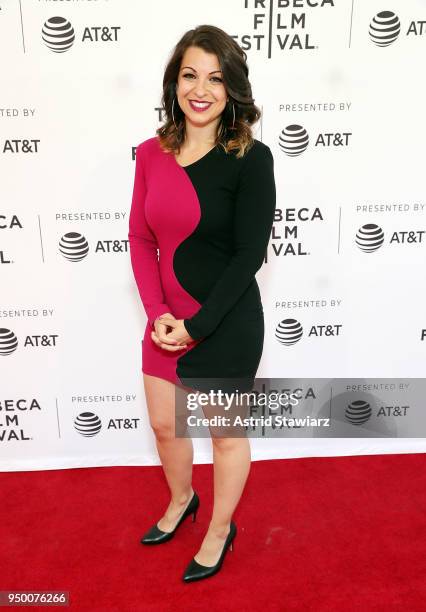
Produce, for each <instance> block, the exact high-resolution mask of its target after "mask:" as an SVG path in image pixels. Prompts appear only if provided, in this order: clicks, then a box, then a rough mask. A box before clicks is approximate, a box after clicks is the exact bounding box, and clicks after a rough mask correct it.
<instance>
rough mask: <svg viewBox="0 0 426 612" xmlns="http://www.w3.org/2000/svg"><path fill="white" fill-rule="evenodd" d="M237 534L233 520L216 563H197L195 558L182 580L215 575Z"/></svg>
mask: <svg viewBox="0 0 426 612" xmlns="http://www.w3.org/2000/svg"><path fill="white" fill-rule="evenodd" d="M236 535H237V526H236V525H235V523H234V522H233V521H231V529H230V531H229V533H228V535H227V536H226V540H225V544H224V546H223V550H222V553H221V555H220V557H219V561H218V562H217V563H216V565H212V566H207V565H201V564H200V563H197V561H196V560H195V559H194V558H193V559H192V560H191V561H190V563H189V565H188V567H187V568H186V570H185V573H184V575H183V577H182V580H183V581H184V582H193V581H194V580H202V579H203V578H208V577H209V576H213V575H214V574H217V572H218V571H219V570H220V568H221V567H222V563H223V559H224V558H225V554H226V551H227V550H228V547H229V549H230V550H233V540H234V538H235V536H236Z"/></svg>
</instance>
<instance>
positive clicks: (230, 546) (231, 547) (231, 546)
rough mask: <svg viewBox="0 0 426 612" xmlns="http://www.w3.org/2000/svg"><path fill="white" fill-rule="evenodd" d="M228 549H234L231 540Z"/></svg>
mask: <svg viewBox="0 0 426 612" xmlns="http://www.w3.org/2000/svg"><path fill="white" fill-rule="evenodd" d="M229 550H234V542H231V543H230V545H229Z"/></svg>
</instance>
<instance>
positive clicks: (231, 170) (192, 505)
mask: <svg viewBox="0 0 426 612" xmlns="http://www.w3.org/2000/svg"><path fill="white" fill-rule="evenodd" d="M162 102H163V104H164V107H165V110H166V117H167V120H166V122H165V124H164V125H163V126H161V127H160V128H159V129H158V130H157V135H156V136H154V137H152V138H148V139H147V140H145V141H144V142H142V143H141V144H140V145H139V146H138V147H137V149H136V169H135V182H134V190H133V199H132V206H131V211H130V219H129V234H128V235H129V244H130V254H131V261H132V266H133V271H134V275H135V279H136V283H137V286H138V289H139V293H140V296H141V300H142V303H143V305H144V308H145V311H146V315H147V319H148V320H147V324H146V327H145V334H144V338H143V343H142V371H143V374H144V386H145V391H146V397H147V406H148V411H149V416H150V424H151V426H152V428H153V430H154V433H155V435H156V442H157V448H158V450H159V454H160V457H161V461H162V465H163V468H164V471H165V473H166V476H167V482H168V484H169V486H170V492H171V501H170V505H169V507H168V508H167V510H166V512H165V514H164V515H163V516H162V517H161V519H160V520H159V521H158V522H157V523H156V524H155V525H154V526H153V527H152V528H151V529H150V530H149V531H148V532H147V533H145V535H144V537H143V538H142V540H141V541H142V543H143V544H161V543H162V542H166V541H167V540H169V539H170V538H171V537H173V534H174V533H175V531H176V529H177V528H178V526H179V525H180V524H181V522H182V521H183V520H184V518H185V517H186V516H189V515H190V514H193V516H194V519H195V514H196V512H197V509H198V506H199V503H200V501H199V497H198V495H197V494H196V493H195V492H194V490H193V489H192V485H191V476H192V460H193V448H192V441H191V438H190V437H186V438H185V437H184V438H180V439H176V438H175V409H176V405H175V401H176V393H177V392H180V391H181V390H182V389H183V390H184V391H187V390H194V389H195V390H200V391H207V392H209V391H211V390H213V391H215V392H218V391H224V392H242V391H247V390H250V389H252V387H253V382H254V377H255V375H256V371H257V368H258V366H259V362H260V358H261V355H262V350H263V338H264V321H263V307H262V302H261V299H260V291H259V286H258V284H257V282H256V279H255V274H256V272H257V271H258V270H259V268H260V267H261V265H262V263H263V260H264V256H265V252H266V248H267V244H268V241H269V237H270V233H271V229H272V223H273V219H274V212H275V181H274V171H273V166H274V163H273V157H272V153H271V150H270V149H269V147H268V146H267V145H266V144H264V143H263V142H261V141H259V140H256V139H255V138H253V135H252V133H251V125H252V124H253V123H254V122H255V121H256V120H257V119H258V118H259V116H260V111H259V109H258V108H257V107H256V106H255V105H254V100H253V98H252V94H251V86H250V83H249V80H248V67H247V64H246V55H245V53H244V51H243V50H242V49H241V48H240V47H239V46H238V44H237V43H236V42H235V40H234V39H233V38H232V37H230V36H229V35H228V34H226V33H225V32H224V31H223V30H220V29H219V28H216V27H214V26H199V27H198V28H196V29H195V30H190V31H189V32H187V33H186V34H185V35H184V36H183V38H182V40H181V41H179V43H178V45H177V46H176V48H175V50H174V53H173V54H172V57H171V59H170V61H169V63H168V65H167V67H166V71H165V75H164V79H163V98H162ZM157 251H158V253H159V257H158V253H157ZM207 409H208V407H205V409H204V411H206V410H207ZM205 414H206V412H205ZM238 432H239V435H235V428H234V430H232V431H231V432H226V434H221V435H224V437H220V436H215V437H214V438H213V450H214V453H213V455H214V469H215V491H214V493H215V495H214V500H215V501H214V508H213V514H212V519H211V522H210V525H209V529H208V531H207V533H206V535H205V538H204V540H203V542H202V544H201V547H200V549H199V550H198V552H197V554H196V556H195V557H194V558H193V559H192V561H191V562H190V564H189V565H188V567H187V568H186V571H185V573H184V575H183V580H184V581H185V582H191V581H193V580H200V579H201V578H206V577H207V576H211V575H213V574H214V573H216V572H217V571H219V569H220V567H221V565H222V562H223V559H224V555H225V553H226V551H227V550H228V548H229V549H230V548H231V546H232V542H233V540H234V538H235V535H236V526H235V523H234V522H233V521H232V520H231V519H232V513H233V511H234V509H235V507H236V505H237V503H238V501H239V499H240V496H241V493H242V490H243V487H244V484H245V481H246V479H247V476H248V472H249V466H250V447H249V441H248V439H247V438H246V437H244V436H242V435H241V432H240V429H239V428H238Z"/></svg>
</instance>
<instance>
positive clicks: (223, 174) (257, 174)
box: [128, 136, 276, 392]
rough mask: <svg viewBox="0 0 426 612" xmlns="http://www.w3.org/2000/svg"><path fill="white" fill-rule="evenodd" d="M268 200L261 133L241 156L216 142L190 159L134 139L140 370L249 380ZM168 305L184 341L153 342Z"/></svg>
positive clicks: (243, 385)
mask: <svg viewBox="0 0 426 612" xmlns="http://www.w3.org/2000/svg"><path fill="white" fill-rule="evenodd" d="M275 205H276V190H275V179H274V161H273V156H272V153H271V150H270V148H269V147H268V146H267V145H265V144H264V143H262V142H261V141H259V140H256V139H254V144H253V145H252V147H251V148H250V149H249V150H248V151H246V153H245V155H244V156H243V157H242V158H237V157H236V156H235V154H233V153H232V152H230V153H226V151H225V150H224V149H223V148H222V147H221V146H220V145H216V146H215V147H213V148H212V149H210V151H208V152H207V153H206V154H205V155H204V156H203V157H201V158H200V159H198V160H197V161H195V162H193V163H192V164H189V165H187V166H181V165H180V164H179V163H178V162H177V160H176V159H175V157H174V155H173V154H172V153H169V152H165V151H163V150H162V149H161V147H160V142H159V139H158V137H157V136H155V137H153V138H149V139H148V140H145V141H144V142H142V143H141V144H139V145H138V146H137V148H136V168H135V178H134V187H133V196H132V203H131V209H130V216H129V232H128V238H129V247H130V258H131V265H132V269H133V274H134V277H135V281H136V284H137V288H138V290H139V294H140V298H141V300H142V304H143V307H144V310H145V312H146V316H147V324H146V328H145V333H144V337H143V340H142V371H143V372H145V373H146V374H151V375H153V376H157V377H160V378H163V379H165V380H168V381H170V382H172V383H174V384H177V385H179V384H183V385H185V386H187V387H190V388H192V389H195V390H201V391H207V392H208V391H209V390H211V389H213V390H215V391H218V390H219V389H221V390H223V391H226V392H231V391H236V390H238V391H247V390H250V389H252V388H253V382H254V378H255V375H256V371H257V369H258V365H259V362H260V358H261V356H262V351H263V342H264V319H263V306H262V301H261V297H260V292H259V286H258V284H257V281H256V278H255V274H256V272H257V271H258V270H259V268H260V267H261V266H262V263H263V261H264V258H265V255H266V250H267V245H268V241H269V238H270V234H271V229H272V224H273V219H274V212H275ZM166 312H170V313H171V314H173V316H174V317H175V318H176V319H183V321H184V326H185V328H186V330H187V332H188V334H189V335H190V336H191V337H192V339H193V341H191V342H189V343H188V345H187V347H186V348H185V349H182V350H178V351H167V350H165V349H162V348H159V347H158V346H157V345H156V344H155V343H154V341H153V340H152V338H151V332H152V330H153V329H154V327H153V324H154V321H155V319H156V317H157V316H159V315H162V314H164V313H166Z"/></svg>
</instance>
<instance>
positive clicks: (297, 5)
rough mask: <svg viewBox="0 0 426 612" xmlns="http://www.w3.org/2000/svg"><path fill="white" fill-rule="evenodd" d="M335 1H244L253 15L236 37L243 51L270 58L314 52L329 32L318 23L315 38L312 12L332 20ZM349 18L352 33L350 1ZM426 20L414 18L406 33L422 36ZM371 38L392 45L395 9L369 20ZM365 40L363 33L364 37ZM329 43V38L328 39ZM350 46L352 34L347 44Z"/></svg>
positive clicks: (395, 29)
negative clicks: (285, 54) (311, 22)
mask: <svg viewBox="0 0 426 612" xmlns="http://www.w3.org/2000/svg"><path fill="white" fill-rule="evenodd" d="M336 4H337V5H338V4H341V3H337V2H336V1H335V0H269V1H268V2H266V1H265V0H243V1H242V6H243V9H244V11H245V12H246V14H247V13H248V14H249V15H250V22H249V23H250V24H251V27H250V30H249V31H247V29H246V30H245V31H244V32H242V33H240V34H237V35H235V36H234V38H235V39H236V40H237V42H238V43H239V45H240V46H241V48H242V49H243V50H244V51H254V52H257V53H262V52H263V53H265V52H266V57H267V58H268V59H269V58H271V57H272V55H273V53H274V52H275V50H277V51H278V52H289V51H294V52H296V53H297V52H305V51H307V52H309V51H310V52H312V51H316V50H318V49H320V48H321V38H319V37H321V36H323V37H326V36H329V34H328V32H326V31H325V30H324V33H322V31H321V25H319V26H318V28H317V31H316V33H315V37H314V36H313V35H312V32H311V31H310V29H309V25H310V24H309V16H310V14H314V12H315V13H318V12H321V13H322V12H323V13H324V17H322V15H321V17H320V18H318V17H317V15H316V17H317V18H316V23H317V24H321V23H324V20H325V19H328V21H330V20H331V19H332V17H333V9H334V8H335V6H336ZM347 4H348V9H349V10H348V11H347V20H348V32H349V33H351V30H352V25H353V23H354V20H353V19H352V14H353V11H354V10H355V11H356V8H357V6H356V4H355V3H353V4H352V8H351V3H350V2H348V3H347ZM335 25H336V31H337V29H338V28H342V27H345V24H344V23H336V24H335ZM425 25H426V21H424V20H416V19H411V20H410V21H409V24H408V25H407V27H406V29H405V36H406V37H407V38H408V36H411V37H413V36H422V35H423V34H425V33H426V27H425ZM367 28H368V34H369V40H370V42H372V43H373V44H375V45H376V46H379V47H386V46H389V45H391V44H392V43H393V42H395V40H397V39H398V37H399V35H400V32H401V23H400V20H399V17H398V16H397V15H396V14H395V13H394V12H393V11H392V10H385V11H380V12H378V13H377V14H376V15H374V16H373V17H372V18H370V20H369V22H368V23H367ZM362 40H364V36H362ZM326 42H328V41H326ZM350 45H351V36H349V39H348V46H349V47H350Z"/></svg>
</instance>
